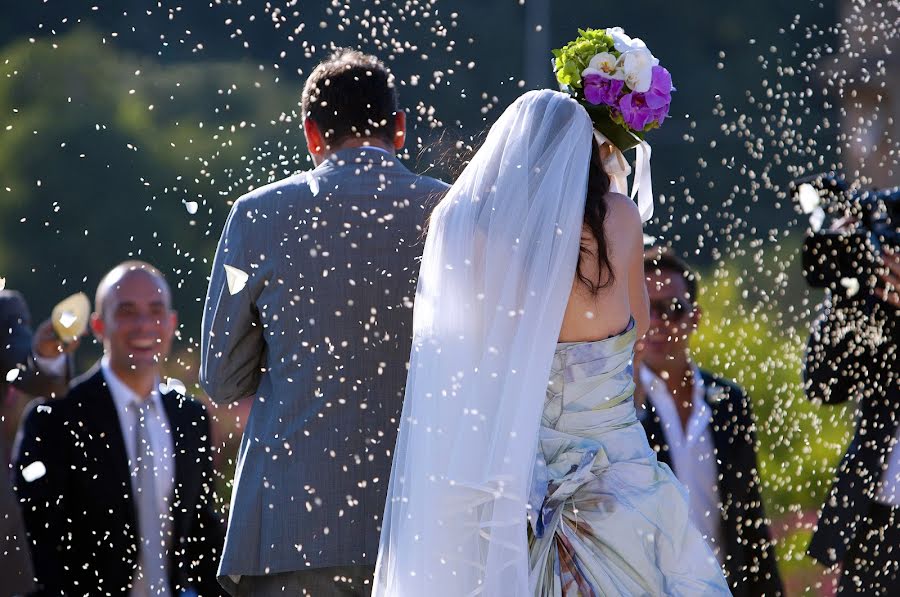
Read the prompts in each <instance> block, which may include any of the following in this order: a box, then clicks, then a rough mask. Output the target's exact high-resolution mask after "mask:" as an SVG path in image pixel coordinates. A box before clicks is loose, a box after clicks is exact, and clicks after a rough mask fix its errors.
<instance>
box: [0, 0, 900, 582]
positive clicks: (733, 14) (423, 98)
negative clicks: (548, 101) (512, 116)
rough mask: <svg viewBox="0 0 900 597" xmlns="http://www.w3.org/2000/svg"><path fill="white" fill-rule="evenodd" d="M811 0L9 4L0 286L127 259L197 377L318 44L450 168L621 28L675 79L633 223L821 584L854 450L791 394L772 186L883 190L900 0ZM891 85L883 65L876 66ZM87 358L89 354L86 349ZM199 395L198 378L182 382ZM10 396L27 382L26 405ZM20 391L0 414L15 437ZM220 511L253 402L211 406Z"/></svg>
mask: <svg viewBox="0 0 900 597" xmlns="http://www.w3.org/2000/svg"><path fill="white" fill-rule="evenodd" d="M884 10H885V9H882V8H881V5H880V4H879V3H875V2H858V1H857V2H851V1H849V0H824V1H822V2H816V1H809V0H796V1H794V2H779V1H777V0H761V1H759V2H752V3H737V2H729V3H723V2H719V1H712V0H694V1H693V2H690V3H685V2H671V1H669V0H643V1H641V2H621V3H615V2H603V3H601V2H582V1H579V0H567V1H554V2H550V0H541V1H538V0H527V1H520V2H517V1H515V0H490V1H484V0H446V1H445V0H440V1H437V0H435V1H432V2H425V1H418V2H417V1H401V0H396V1H386V0H371V1H363V0H343V1H342V0H334V1H333V2H325V1H305V0H304V1H296V0H295V1H292V2H275V1H272V2H264V1H261V0H259V1H250V2H247V1H244V2H241V1H229V2H224V1H218V0H216V1H214V2H209V3H206V2H202V3H201V2H181V3H178V2H167V1H161V2H138V1H134V0H115V1H106V2H96V3H95V4H94V5H92V4H91V3H86V2H62V1H60V0H53V1H46V2H18V3H15V7H14V8H13V6H12V4H11V3H10V4H8V6H7V7H6V8H4V11H3V18H2V19H0V47H2V49H0V277H4V278H5V279H6V287H7V288H14V289H17V290H20V291H22V292H23V293H24V294H25V296H26V298H27V300H28V302H29V304H30V307H31V310H32V314H33V317H34V318H35V319H36V320H41V319H44V318H45V317H46V316H47V315H48V313H49V310H50V309H51V307H52V306H53V305H54V304H55V303H56V302H58V301H59V300H60V299H62V298H63V297H65V296H67V295H69V294H71V293H74V292H77V291H80V290H83V291H85V292H87V293H88V294H89V295H90V296H93V292H94V289H95V287H96V284H97V282H98V280H99V277H100V276H101V275H102V274H103V273H104V272H105V271H107V270H108V269H109V268H110V267H112V266H113V265H115V264H116V263H118V262H120V261H122V260H124V259H127V258H129V257H140V258H142V259H145V260H148V261H150V262H151V263H154V264H156V265H158V266H159V267H160V268H161V269H162V270H163V271H164V272H165V273H166V275H167V277H168V278H169V281H170V282H171V283H172V285H173V287H174V290H175V296H174V302H175V307H176V309H178V311H179V313H180V320H181V326H180V330H179V342H178V343H177V346H176V354H175V355H174V356H173V358H172V360H171V362H170V363H169V364H168V372H169V374H170V375H171V376H173V377H177V378H179V379H182V380H183V381H184V382H185V383H186V384H188V386H189V387H190V386H191V385H192V384H195V383H196V370H197V360H198V357H197V355H198V345H199V328H200V317H201V303H202V300H203V297H204V294H205V290H206V284H207V275H208V273H209V269H210V263H211V258H212V253H213V250H214V248H215V243H216V241H217V240H218V235H219V232H220V230H221V227H222V223H223V222H224V219H225V216H226V214H227V213H228V210H229V207H230V204H231V202H232V201H233V200H235V199H236V198H237V197H239V196H240V195H241V194H243V193H244V192H246V191H248V190H249V189H251V188H255V187H258V186H260V185H262V184H265V183H267V182H270V181H273V180H275V179H279V178H283V177H284V176H286V175H288V174H290V173H293V172H296V171H298V170H302V169H306V168H309V167H311V162H310V161H309V159H308V157H307V154H306V151H305V143H304V140H303V135H302V129H301V123H300V119H299V106H298V102H299V97H300V90H301V87H302V84H303V81H304V79H305V77H306V76H307V75H308V73H309V72H310V71H311V69H312V68H313V67H314V66H315V64H316V63H317V62H318V61H319V60H321V59H322V58H324V57H325V56H327V55H328V54H329V53H330V50H331V48H332V47H333V46H336V45H347V46H353V47H357V48H360V49H362V50H364V51H367V52H372V53H374V54H376V55H378V56H380V57H381V58H382V59H383V60H384V61H385V62H386V63H387V64H388V66H389V68H391V69H392V71H393V74H394V76H395V78H396V84H397V86H398V88H399V92H400V100H401V103H402V105H403V106H404V107H405V108H406V110H407V111H408V115H409V121H410V123H411V124H412V130H411V134H410V136H409V143H408V145H407V148H406V153H405V155H404V159H405V160H406V161H407V162H408V163H409V164H410V165H411V166H412V167H413V168H414V169H416V170H418V171H427V172H429V173H430V174H432V175H435V176H438V177H441V178H443V179H444V180H446V181H448V182H449V181H452V178H453V176H454V174H455V173H456V172H458V171H459V169H460V168H461V166H462V164H463V162H464V160H465V158H466V156H467V155H470V154H471V151H472V149H473V148H474V147H477V144H478V141H479V139H480V134H481V133H482V132H483V131H484V130H485V129H486V128H487V127H488V126H489V125H490V124H491V123H492V122H493V120H494V119H495V118H496V117H497V116H499V114H500V113H501V112H502V110H503V108H505V106H506V105H508V104H509V102H510V101H511V100H512V99H513V98H515V97H516V96H517V95H519V94H520V93H522V92H523V91H524V90H527V89H531V88H536V87H547V86H552V79H553V77H552V73H551V66H550V58H551V55H550V49H551V48H554V47H559V46H561V45H563V44H564V43H565V42H566V41H568V40H569V39H571V38H573V37H574V36H575V35H576V33H577V31H576V30H577V28H578V27H607V26H615V25H619V26H622V27H624V28H625V29H626V31H628V32H629V33H630V34H631V35H633V36H638V37H641V38H643V39H645V40H646V41H647V42H648V44H650V45H651V46H652V48H653V51H654V53H655V54H656V56H658V57H660V59H661V60H662V61H663V62H664V64H665V65H666V67H667V68H668V69H669V70H670V71H671V73H672V76H673V79H674V83H675V86H676V87H677V92H676V93H675V95H674V99H673V103H672V117H673V118H672V120H671V121H670V122H667V123H666V126H665V127H664V128H663V129H662V130H660V131H658V132H656V133H655V134H654V135H652V137H651V139H650V140H651V142H652V145H653V166H654V167H653V174H654V191H655V194H656V196H657V208H656V217H655V218H654V220H653V221H652V222H651V223H650V225H649V226H648V229H647V232H648V233H649V234H651V235H653V236H655V237H657V241H656V242H657V243H658V244H668V245H672V246H673V247H674V248H675V249H676V250H677V251H678V252H679V253H681V254H682V255H683V256H685V257H686V258H687V259H688V260H689V261H690V262H691V263H692V264H694V265H696V266H697V267H698V269H699V270H700V272H701V274H702V280H701V295H700V302H701V304H702V306H703V308H704V318H703V324H702V328H701V331H700V333H699V334H698V335H697V337H696V346H695V348H696V351H697V355H698V357H699V359H698V360H699V362H700V363H701V364H702V365H703V366H705V367H706V368H708V369H710V370H712V371H713V372H715V373H718V374H721V375H724V376H726V377H729V378H732V379H734V380H736V381H737V382H738V383H740V384H741V385H743V386H744V387H745V388H747V390H748V391H749V393H750V396H751V398H752V402H753V408H754V411H755V416H756V419H757V433H758V436H759V449H760V463H761V467H762V478H763V482H764V497H765V498H766V506H767V509H768V514H769V516H770V518H771V519H772V529H773V532H774V533H775V534H776V536H777V539H778V554H779V556H780V561H779V563H780V566H781V569H782V572H783V575H784V578H785V581H786V583H787V585H788V589H789V594H791V595H804V594H811V595H819V594H830V593H831V592H833V587H832V584H831V583H832V577H831V576H829V575H828V574H826V573H824V572H823V570H822V569H821V568H819V567H818V566H816V565H814V564H813V563H812V561H811V560H810V559H809V558H806V557H805V555H804V551H805V548H806V544H807V542H808V539H809V536H810V534H811V529H812V527H813V525H814V524H815V520H816V510H817V508H818V507H819V505H820V504H821V502H822V500H823V499H824V496H825V493H826V491H827V489H828V487H829V485H830V481H831V476H832V472H833V470H834V466H835V464H836V462H837V459H838V458H839V456H840V455H841V454H842V453H843V450H844V447H845V446H846V443H847V441H848V440H849V434H850V431H851V428H852V418H853V410H852V406H851V407H822V406H817V405H813V404H810V403H808V402H807V401H806V399H805V398H804V395H803V392H802V390H801V385H800V357H801V354H802V349H803V344H804V342H805V338H806V334H807V325H808V322H809V321H810V319H811V317H812V316H813V315H814V312H815V307H816V303H817V302H818V301H819V300H820V299H821V295H820V294H819V293H818V292H813V291H810V290H808V289H807V287H806V285H805V283H804V281H803V279H802V275H801V271H800V266H799V251H800V245H801V243H802V238H803V234H804V233H805V230H806V228H807V226H808V218H807V216H805V215H803V214H802V213H801V211H800V210H799V209H798V207H797V206H796V202H795V201H794V200H793V198H792V197H791V195H790V191H789V188H788V183H789V182H790V181H791V180H793V179H795V178H797V177H800V176H804V175H808V174H811V173H816V172H823V171H831V170H834V171H839V172H842V173H843V174H844V175H845V176H846V177H847V179H848V180H849V181H851V182H854V181H859V184H861V185H868V184H874V185H878V186H882V187H886V186H893V185H896V184H898V182H897V180H896V160H897V144H896V141H895V140H896V138H897V132H898V124H897V120H898V117H900V77H898V76H896V75H897V70H898V69H897V61H898V58H897V56H900V42H898V39H900V36H898V32H897V23H898V9H897V6H896V4H894V6H893V8H891V9H890V10H888V11H887V12H886V13H885V12H884ZM892 74H893V75H894V76H891V75H892ZM86 344H88V345H87V346H84V347H83V348H82V349H81V350H80V352H79V367H80V370H84V369H86V368H87V367H88V366H89V365H90V364H91V362H92V361H93V360H95V359H96V358H97V357H98V355H99V352H100V351H99V347H98V346H97V345H96V344H95V345H93V346H90V345H89V344H90V343H86ZM193 391H194V392H195V393H196V394H197V395H200V389H199V387H197V386H196V385H193ZM18 401H19V402H20V403H22V404H24V398H18ZM17 409H18V406H15V405H14V407H13V408H8V409H6V410H5V412H6V413H13V416H12V417H9V416H7V417H6V420H4V421H3V425H4V428H5V432H6V436H7V441H9V438H10V437H11V435H12V434H13V433H14V430H15V426H16V424H17V416H16V415H17V413H18V410H17ZM213 409H214V411H213V412H214V416H215V419H216V421H217V427H216V433H217V438H216V441H217V443H218V445H219V447H220V451H219V454H218V460H217V465H218V468H219V472H220V475H221V486H220V497H221V504H220V505H221V506H222V507H223V508H227V505H228V496H229V492H230V480H231V478H232V466H233V462H232V458H233V456H234V452H235V449H236V446H237V441H238V439H239V438H240V433H241V423H242V422H243V421H244V420H245V419H246V415H247V412H248V409H249V405H248V404H236V405H233V406H232V407H231V408H222V407H213Z"/></svg>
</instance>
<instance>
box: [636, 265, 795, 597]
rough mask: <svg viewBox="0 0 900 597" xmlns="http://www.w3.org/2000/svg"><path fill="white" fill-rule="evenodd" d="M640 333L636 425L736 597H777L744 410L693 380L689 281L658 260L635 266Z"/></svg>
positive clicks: (750, 426)
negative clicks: (641, 280) (644, 311)
mask: <svg viewBox="0 0 900 597" xmlns="http://www.w3.org/2000/svg"><path fill="white" fill-rule="evenodd" d="M644 270H645V274H646V276H647V292H648V295H649V297H650V317H651V326H650V331H649V332H648V333H647V335H646V336H645V337H644V339H643V340H642V342H641V344H642V346H641V347H640V352H639V355H638V357H637V359H638V360H639V362H640V363H641V364H640V365H639V367H638V373H637V376H638V380H637V381H638V388H639V395H638V402H639V403H640V402H643V404H642V405H641V406H640V407H639V411H638V416H639V418H640V420H641V423H642V424H643V425H644V429H645V430H646V432H647V437H648V439H649V440H650V445H651V446H653V448H654V450H656V452H657V458H658V459H659V460H660V462H664V463H666V464H668V465H669V466H670V467H671V468H672V470H673V471H674V473H675V476H676V477H678V479H679V480H680V481H681V482H682V483H684V485H685V486H686V487H687V488H688V490H689V491H690V507H691V518H692V520H693V521H694V523H695V524H696V525H697V527H698V528H699V529H700V531H701V533H703V535H704V537H705V538H706V539H707V542H708V543H709V544H710V547H711V548H712V549H713V551H714V553H715V554H716V557H717V558H718V559H719V562H720V563H721V564H722V566H723V568H724V570H725V572H726V575H727V578H728V583H729V585H730V587H731V590H732V592H733V594H734V595H736V596H738V597H744V596H746V597H751V596H752V597H757V596H762V595H766V596H774V595H782V594H783V593H784V589H783V587H782V584H781V578H780V576H779V574H778V568H777V565H776V562H775V550H774V548H773V545H772V541H771V538H770V535H769V527H768V524H767V521H766V516H765V512H764V510H763V503H762V497H761V495H760V480H759V474H758V471H757V461H756V434H755V425H754V422H753V416H752V413H751V409H750V400H749V399H748V397H747V395H746V394H745V393H744V391H743V390H742V389H741V388H740V387H738V386H737V385H736V384H734V383H732V382H730V381H728V380H725V379H722V378H719V377H716V376H714V375H712V374H711V373H709V372H707V371H702V370H700V369H699V368H698V367H697V366H696V365H695V364H694V363H693V361H692V359H691V354H690V349H689V341H690V337H691V335H692V334H693V332H694V331H695V330H696V329H697V326H698V324H699V322H700V315H701V312H700V308H699V306H698V305H697V304H696V299H697V277H696V275H695V274H694V273H693V272H692V271H691V270H690V269H689V268H688V266H687V264H686V263H685V262H684V261H682V260H681V259H680V258H678V257H676V256H675V255H673V254H672V253H671V252H668V251H659V250H656V251H650V252H648V254H647V255H646V257H645V259H644Z"/></svg>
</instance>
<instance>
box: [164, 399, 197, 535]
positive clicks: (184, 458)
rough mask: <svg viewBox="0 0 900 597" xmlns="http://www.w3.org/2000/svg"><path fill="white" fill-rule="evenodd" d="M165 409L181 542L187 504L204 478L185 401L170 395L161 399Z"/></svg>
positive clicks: (176, 520)
mask: <svg viewBox="0 0 900 597" xmlns="http://www.w3.org/2000/svg"><path fill="white" fill-rule="evenodd" d="M161 398H162V403H163V409H164V410H165V412H166V418H167V419H168V422H169V429H170V431H171V435H172V445H173V448H174V450H175V479H174V481H175V483H174V485H173V487H172V491H173V494H174V495H173V496H172V509H173V512H174V517H175V525H174V526H175V528H174V532H175V540H176V541H178V540H179V539H180V538H181V537H184V536H185V533H186V532H187V519H186V515H187V514H186V513H187V511H188V510H189V509H187V508H184V503H185V501H186V500H188V503H190V496H191V495H192V494H193V493H194V492H193V491H192V488H193V487H194V486H195V485H196V484H197V481H198V479H199V476H200V470H199V464H198V463H197V455H198V451H197V446H195V445H194V443H195V442H194V434H193V433H192V430H191V421H190V417H189V416H188V414H187V410H186V409H184V408H182V407H181V402H182V400H183V399H182V398H180V397H179V396H178V395H177V394H176V393H175V392H169V393H167V394H163V395H162V396H161Z"/></svg>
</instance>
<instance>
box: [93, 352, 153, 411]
mask: <svg viewBox="0 0 900 597" xmlns="http://www.w3.org/2000/svg"><path fill="white" fill-rule="evenodd" d="M100 370H101V371H102V372H103V378H104V379H105V380H106V386H107V387H108V388H109V393H110V394H112V398H113V402H114V403H115V404H116V412H118V413H119V418H120V419H121V418H122V417H124V416H125V413H127V412H130V410H131V408H132V405H133V404H134V403H135V402H136V401H140V400H142V399H144V398H149V399H150V400H152V401H153V406H154V407H155V408H156V409H157V412H162V410H161V409H162V406H163V405H162V397H161V396H160V394H159V378H156V379H155V380H154V381H153V389H152V390H150V395H149V396H138V394H137V392H135V391H134V390H132V389H131V388H129V387H128V385H127V384H126V383H125V382H124V381H122V380H121V379H120V378H119V376H117V375H116V374H115V372H114V371H113V370H112V367H111V366H110V364H109V357H108V356H106V355H104V356H103V358H102V359H100ZM126 420H127V419H126Z"/></svg>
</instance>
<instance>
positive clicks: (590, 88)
mask: <svg viewBox="0 0 900 597" xmlns="http://www.w3.org/2000/svg"><path fill="white" fill-rule="evenodd" d="M624 84H625V82H624V81H620V80H618V79H610V78H609V77H604V76H603V75H587V76H586V77H584V97H585V99H586V100H587V101H589V102H590V103H592V104H595V105H596V104H606V105H607V106H615V105H616V103H617V101H618V99H619V94H620V93H621V92H622V86H623V85H624Z"/></svg>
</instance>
